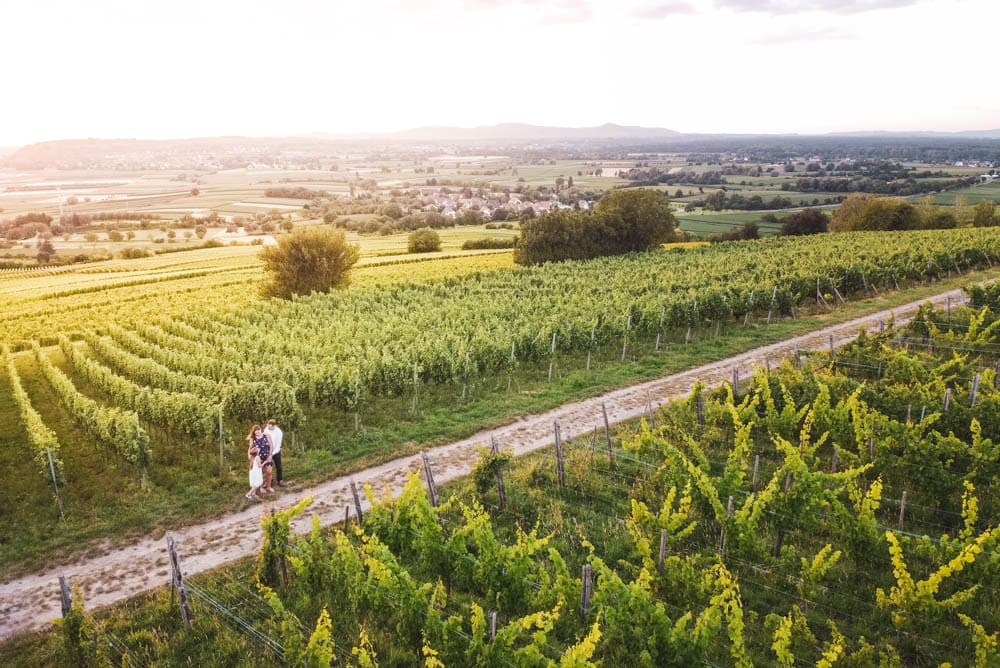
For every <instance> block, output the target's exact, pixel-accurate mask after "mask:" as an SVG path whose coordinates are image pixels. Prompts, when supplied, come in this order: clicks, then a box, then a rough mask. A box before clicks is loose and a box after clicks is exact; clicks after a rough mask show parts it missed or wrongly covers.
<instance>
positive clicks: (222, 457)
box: [219, 404, 226, 476]
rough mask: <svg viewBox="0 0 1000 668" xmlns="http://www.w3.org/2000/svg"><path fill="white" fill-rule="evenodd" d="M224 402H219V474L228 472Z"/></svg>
mask: <svg viewBox="0 0 1000 668" xmlns="http://www.w3.org/2000/svg"><path fill="white" fill-rule="evenodd" d="M222 408H223V404H219V475H220V476H221V475H225V472H226V431H225V427H224V421H223V415H222Z"/></svg>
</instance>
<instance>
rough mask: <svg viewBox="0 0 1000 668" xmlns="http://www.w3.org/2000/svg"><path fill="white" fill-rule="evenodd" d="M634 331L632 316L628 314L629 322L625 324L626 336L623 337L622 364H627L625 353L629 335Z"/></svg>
mask: <svg viewBox="0 0 1000 668" xmlns="http://www.w3.org/2000/svg"><path fill="white" fill-rule="evenodd" d="M631 329H632V314H631V313H629V314H628V321H627V322H626V323H625V334H624V335H623V336H622V359H621V361H622V363H624V362H625V351H626V349H627V348H628V333H629V331H631Z"/></svg>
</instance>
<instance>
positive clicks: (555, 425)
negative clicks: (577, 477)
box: [552, 421, 566, 487]
mask: <svg viewBox="0 0 1000 668" xmlns="http://www.w3.org/2000/svg"><path fill="white" fill-rule="evenodd" d="M552 431H553V433H554V434H555V440H556V478H557V479H558V480H559V486H560V487H566V476H565V473H564V469H563V452H562V439H561V438H560V434H559V422H558V421H553V422H552Z"/></svg>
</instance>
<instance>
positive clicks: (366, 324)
mask: <svg viewBox="0 0 1000 668" xmlns="http://www.w3.org/2000/svg"><path fill="white" fill-rule="evenodd" d="M959 232H960V233H959ZM996 234H997V233H996V232H992V231H990V230H976V231H967V230H962V231H958V232H955V233H917V234H897V235H895V236H891V237H890V236H886V235H853V236H852V235H841V236H836V237H835V236H832V235H831V236H829V237H822V240H817V239H811V240H808V239H797V240H796V239H782V240H773V241H762V242H758V243H756V244H751V245H728V246H727V245H721V246H715V247H706V248H690V249H686V250H673V251H663V252H662V253H653V254H649V255H646V256H637V257H634V258H633V257H623V258H610V259H606V260H598V261H593V262H588V263H579V264H578V265H574V266H572V267H570V266H568V265H552V266H547V267H540V268H533V269H523V268H516V269H515V268H510V264H509V263H510V254H509V253H492V254H483V255H475V256H462V257H454V258H444V259H434V260H428V261H418V262H414V263H412V264H411V263H408V262H407V260H408V259H409V258H405V257H401V258H393V257H387V258H372V263H373V264H372V265H370V266H362V267H359V268H358V269H357V270H356V274H355V279H354V285H353V287H352V288H350V289H349V290H347V291H346V292H343V293H337V294H334V295H322V296H314V297H311V298H302V299H298V300H295V301H293V302H291V303H286V304H282V303H278V302H273V301H262V300H260V299H259V297H257V296H256V288H255V285H256V283H255V281H256V280H259V279H255V278H254V276H253V271H257V272H258V273H259V269H256V270H253V269H252V268H243V267H241V266H240V259H241V256H240V255H239V254H238V253H239V252H242V251H240V250H238V249H230V248H223V249H203V250H199V251H193V252H192V253H193V255H192V257H191V258H190V261H191V263H192V265H193V266H194V269H192V270H191V272H190V273H191V274H192V275H186V274H185V273H184V269H183V266H179V267H172V266H171V265H169V264H167V265H161V264H157V263H159V262H162V261H164V258H167V257H169V256H161V257H159V258H149V259H146V260H137V261H136V262H139V263H147V264H140V265H139V266H140V267H142V268H143V270H144V271H145V272H147V273H143V271H140V277H139V278H137V279H136V280H135V281H133V282H132V284H128V281H127V280H126V282H125V283H124V284H123V283H121V282H120V280H119V278H118V273H117V272H109V273H108V274H107V276H106V277H104V280H105V281H106V284H105V286H104V287H103V288H102V287H101V284H100V282H98V283H96V284H94V283H91V282H90V279H91V278H92V277H91V276H90V275H87V274H82V275H81V278H82V280H84V281H85V283H84V284H83V285H82V286H80V287H79V289H76V288H74V287H73V285H72V284H71V283H70V284H63V285H60V286H59V287H58V288H57V289H55V290H53V291H50V292H48V293H45V292H44V291H41V290H42V287H41V286H43V285H44V278H45V277H27V278H20V277H18V278H13V279H2V280H0V285H3V284H6V281H8V280H10V281H11V284H10V285H12V286H16V289H13V294H14V295H15V297H8V296H4V299H5V302H4V305H5V313H9V316H8V317H7V318H5V321H4V323H3V325H2V326H3V328H4V329H3V340H4V341H7V342H8V343H9V344H10V345H11V346H12V353H11V357H10V360H11V365H8V367H6V369H9V368H10V367H11V366H12V368H13V370H14V374H16V376H17V377H18V379H19V380H18V382H20V384H21V385H22V386H23V389H24V392H25V395H26V396H27V399H28V401H29V402H30V404H31V406H32V407H33V409H34V410H35V411H36V412H37V413H38V415H39V416H40V419H41V421H42V423H43V424H44V425H45V426H46V427H47V428H48V429H49V430H51V431H52V435H53V437H54V439H55V442H57V443H58V446H59V447H58V452H59V453H61V454H59V456H58V457H57V459H59V460H60V461H61V463H62V467H63V474H62V475H61V476H57V478H58V480H57V482H58V483H59V490H60V491H59V495H60V499H61V501H62V503H63V507H64V510H65V513H66V517H67V519H66V520H64V521H60V519H59V511H58V507H57V504H56V503H55V502H54V498H53V487H52V485H51V481H50V480H49V478H50V477H51V475H50V474H51V471H49V473H46V470H45V467H44V466H41V465H38V466H36V467H34V470H33V472H32V475H21V476H14V478H16V479H14V480H12V481H11V482H10V484H9V485H7V486H6V487H5V489H4V490H3V491H2V492H0V499H3V501H4V503H7V504H8V507H9V508H10V509H11V512H9V513H8V514H7V515H6V516H5V518H4V520H3V522H4V523H5V525H6V526H5V527H4V530H3V533H4V535H9V536H11V539H10V540H8V541H7V542H5V543H4V544H3V545H0V556H2V560H0V561H2V566H0V568H2V569H3V571H4V572H7V573H11V572H19V571H23V569H25V568H26V567H27V566H28V564H29V563H30V562H31V560H34V559H37V558H40V557H45V556H47V557H49V558H65V557H67V556H68V555H70V554H72V553H73V552H74V551H79V550H81V549H86V548H85V546H86V545H87V544H88V542H89V541H93V540H95V539H98V538H110V539H112V540H120V539H122V538H123V537H125V536H130V535H135V534H136V533H146V532H148V531H150V530H152V529H156V528H164V527H168V526H179V525H182V524H185V523H188V522H190V521H193V520H196V519H198V518H203V517H206V516H210V515H212V514H216V513H219V512H222V511H225V510H232V509H234V506H233V499H234V498H236V499H238V498H239V497H238V496H237V492H238V491H239V489H240V488H241V487H242V485H243V484H244V483H243V478H244V477H245V473H244V471H243V464H242V461H243V454H242V451H241V448H240V443H241V442H242V438H243V435H244V433H245V430H246V428H247V425H248V424H249V423H250V422H251V421H252V420H254V419H261V418H263V417H265V416H268V415H272V414H273V415H275V416H277V417H279V419H281V420H282V421H283V423H284V424H285V425H286V427H287V428H288V429H289V432H290V434H291V436H290V438H291V442H292V443H294V444H295V445H294V446H292V447H293V449H298V448H301V455H299V456H297V457H295V458H294V459H293V461H294V464H292V465H290V469H289V470H290V474H291V475H292V476H294V479H295V480H296V481H297V483H302V484H304V483H307V482H309V481H315V480H322V479H325V478H328V477H330V476H332V475H336V474H338V473H343V472H345V471H348V470H351V469H352V468H357V467H359V466H362V465H365V464H368V463H372V462H377V461H384V460H386V459H390V458H392V457H395V456H398V455H399V454H401V453H405V452H411V451H414V450H416V449H418V448H421V447H426V445H427V444H433V443H437V442H442V441H445V440H449V439H453V438H458V437H461V436H463V435H467V434H469V433H472V432H474V431H476V430H478V429H481V428H483V427H485V426H489V425H494V424H499V423H502V422H504V421H508V420H510V419H511V418H513V417H514V416H516V415H518V414H523V413H525V412H533V411H537V410H540V409H544V408H547V407H551V406H554V405H558V404H560V403H563V402H565V401H567V400H569V399H572V398H579V397H583V396H589V395H592V394H595V393H599V392H600V391H603V390H604V389H607V388H609V387H615V386H620V385H623V384H627V383H629V382H631V381H634V380H635V379H641V378H649V377H654V376H656V375H661V374H663V373H665V372H667V371H669V370H672V369H674V370H675V369H680V368H685V367H687V366H690V365H691V364H693V363H695V362H697V361H699V360H702V361H703V360H706V359H715V358H719V357H721V356H724V355H726V354H729V353H731V352H734V351H738V350H741V349H745V348H747V347H752V346H755V345H759V344H760V343H762V342H765V341H773V340H778V339H780V338H782V337H785V336H787V335H789V334H790V333H794V332H802V331H808V330H809V329H810V328H815V327H818V326H821V325H822V324H823V323H826V322H830V321H831V320H835V319H836V318H841V317H843V318H847V317H850V316H851V315H852V314H856V313H859V312H863V311H864V310H865V309H871V308H873V306H874V304H878V305H882V304H886V303H891V301H892V300H900V301H906V300H908V299H912V298H914V297H916V296H919V295H920V294H932V293H933V292H934V291H936V290H939V289H940V288H941V287H942V286H944V285H948V284H958V283H960V282H964V281H967V280H971V278H972V276H974V275H975V274H967V272H969V271H970V270H972V269H974V268H975V267H977V266H979V265H980V264H982V265H983V266H986V265H988V264H989V263H990V262H992V259H991V258H992V256H991V255H990V253H991V252H993V251H992V250H991V249H992V248H994V247H995V244H996V239H995V238H994V237H995V235H996ZM890 238H891V240H892V241H891V245H892V248H893V250H892V251H888V250H886V246H885V244H886V243H887V242H888V241H889V240H890ZM820 244H827V247H826V248H824V247H823V246H822V245H820ZM211 250H216V251H219V252H222V253H224V255H222V257H228V258H229V259H227V260H226V262H227V263H230V264H229V267H228V268H223V269H220V270H219V271H218V272H211V271H209V270H204V269H202V268H201V265H200V263H201V262H203V261H204V260H205V258H206V257H207V256H208V254H209V251H211ZM229 253H232V255H226V254H229ZM893 253H895V254H893ZM173 255H174V256H176V257H178V261H182V260H183V259H184V258H183V256H184V254H183V253H178V254H173ZM928 257H933V258H934V260H933V263H932V266H933V267H935V268H934V270H933V271H932V273H931V274H927V273H926V267H927V258H928ZM821 258H826V259H825V260H824V259H821ZM841 258H850V260H851V264H843V263H842V262H841ZM375 263H378V264H375ZM950 264H953V266H952V267H949V265H950ZM233 267H235V269H233ZM244 269H245V271H244ZM959 270H960V271H961V272H962V274H963V276H961V277H958V275H957V272H958V271H959ZM201 271H208V273H206V274H204V275H195V274H197V273H198V272H201ZM158 272H162V273H164V274H165V276H160V275H158ZM950 273H955V274H956V275H955V278H949V274H950ZM174 274H181V275H180V276H174ZM56 278H58V279H59V280H63V277H62V275H59V276H57V277H56ZM816 278H820V279H821V281H823V280H825V281H827V283H825V284H824V287H823V290H824V291H825V290H827V289H828V288H827V287H826V285H827V284H829V283H828V282H829V281H830V280H833V281H834V283H833V285H837V286H839V291H840V292H841V293H842V294H843V295H844V296H846V297H848V298H850V299H851V300H852V301H850V302H848V303H847V304H846V305H845V306H842V307H840V308H839V309H837V310H836V311H833V312H827V311H826V308H822V309H820V311H819V312H816V313H815V315H810V313H809V311H810V309H809V308H808V305H807V304H808V302H815V301H816V300H815V293H814V291H815V280H816ZM927 278H933V279H935V283H934V285H923V286H921V287H917V288H916V289H915V291H911V290H909V289H908V290H904V291H903V292H901V293H898V294H896V293H892V292H886V291H885V288H887V287H895V286H896V284H900V287H901V288H910V287H911V286H912V284H914V283H916V282H920V281H926V279H927ZM938 280H940V281H941V282H938ZM865 285H868V286H869V292H871V288H872V287H873V286H878V289H879V290H880V291H881V294H880V295H879V296H878V298H877V301H876V302H863V301H862V302H855V301H854V300H856V299H859V298H861V297H863V294H862V293H864V291H865V290H864V286H865ZM165 286H169V287H170V289H169V290H164V289H163V288H164V287H165ZM557 286H558V287H557ZM829 290H830V291H831V292H836V291H837V290H836V289H834V288H833V287H830V288H829ZM40 291H41V292H40ZM811 292H812V294H810V293H811ZM831 292H828V293H826V294H827V296H828V297H829V300H830V301H834V302H835V297H834V296H833V295H832V294H831ZM17 293H23V295H24V296H22V297H20V298H17V297H16V294H17ZM498 295H518V299H517V300H514V301H512V300H510V299H509V298H504V299H498V298H497V296H498ZM887 300H888V301H887ZM793 309H794V310H797V311H799V313H798V315H799V316H800V318H799V319H797V320H791V319H788V318H787V317H784V318H782V319H779V315H782V314H784V315H785V316H787V315H790V314H791V312H792V310H793ZM804 316H810V317H804ZM768 320H771V321H772V324H770V325H767V324H766V323H767V321H768ZM320 323H321V324H322V326H320ZM362 331H363V332H364V334H363V335H362V334H361V333H360V332H362ZM553 337H555V341H556V343H555V349H554V352H553V343H552V341H553ZM36 344H40V345H39V346H38V347H36ZM512 350H513V355H512V354H511V351H512ZM14 374H10V373H9V371H7V372H6V373H5V374H4V375H5V380H4V381H3V383H4V384H3V385H0V388H2V389H0V400H2V401H3V403H2V404H0V406H2V411H3V418H4V419H3V420H2V424H3V425H4V427H3V429H2V431H0V440H2V441H3V442H4V443H5V444H6V446H7V447H14V445H13V444H17V443H22V444H23V443H24V442H25V439H26V438H28V437H29V435H30V434H31V433H35V432H28V431H25V428H24V427H23V421H22V417H21V415H20V414H19V411H20V410H21V409H18V408H17V405H16V402H14V401H13V398H12V397H13V394H14V391H13V385H12V382H13V381H12V380H10V379H9V378H6V377H7V376H13V375H14ZM150 388H151V389H150ZM21 403H22V404H23V403H24V402H23V401H22V402H21ZM106 409H113V410H112V412H111V413H108V412H107V410H106ZM220 409H221V412H222V429H221V430H220V428H219V415H220ZM95 411H96V412H95ZM102 411H104V412H102ZM110 424H116V425H118V426H119V427H120V428H121V429H123V430H127V432H128V434H130V436H129V437H128V439H124V438H119V437H112V436H111V434H113V433H118V434H121V433H125V432H122V431H119V432H114V431H113V430H110V427H109V425H110ZM116 428H117V427H116ZM38 433H40V434H41V436H39V439H38V440H36V441H35V442H36V445H37V443H51V442H52V440H51V439H50V438H49V437H48V435H47V434H46V433H45V432H38ZM38 433H35V435H36V436H37V435H38ZM32 438H34V437H32ZM180 443H182V444H184V445H183V447H182V448H181V451H182V452H183V456H181V457H178V456H176V451H177V448H176V446H177V444H180ZM47 447H48V448H49V449H51V446H47ZM40 452H42V450H37V449H36V454H37V453H40ZM47 454H48V453H46V455H47ZM41 463H43V462H42V461H41V460H39V464H41ZM44 463H47V462H44ZM108 480H113V481H115V484H114V485H108V484H106V483H107V481H108ZM29 515H30V516H31V518H32V529H31V531H29V532H24V531H20V530H14V528H13V527H16V526H21V524H23V518H25V517H27V516H29ZM6 527H10V529H8V528H6ZM60 555H61V556H60Z"/></svg>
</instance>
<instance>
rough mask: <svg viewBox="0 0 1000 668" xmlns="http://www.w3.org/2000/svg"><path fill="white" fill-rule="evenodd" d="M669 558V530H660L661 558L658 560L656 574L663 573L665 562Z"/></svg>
mask: <svg viewBox="0 0 1000 668" xmlns="http://www.w3.org/2000/svg"><path fill="white" fill-rule="evenodd" d="M666 557H667V530H666V529H660V556H659V557H658V558H657V560H656V572H657V573H660V574H662V573H663V561H664V560H665V559H666Z"/></svg>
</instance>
